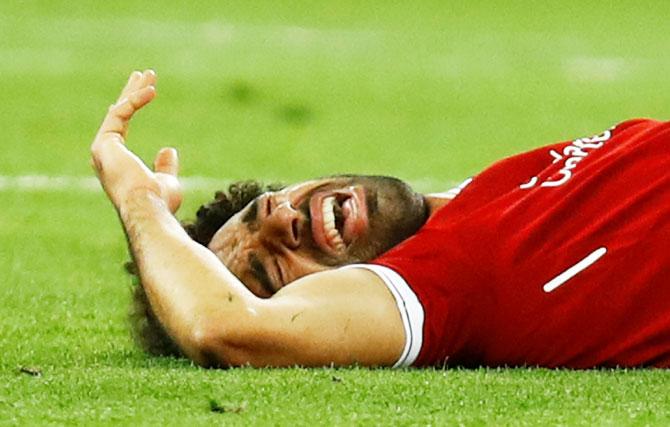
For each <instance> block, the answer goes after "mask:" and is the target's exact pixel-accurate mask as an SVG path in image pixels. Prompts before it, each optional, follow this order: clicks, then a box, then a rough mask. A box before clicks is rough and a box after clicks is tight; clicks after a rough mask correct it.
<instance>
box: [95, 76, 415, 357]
mask: <svg viewBox="0 0 670 427" xmlns="http://www.w3.org/2000/svg"><path fill="white" fill-rule="evenodd" d="M155 80H156V77H155V74H154V73H153V72H152V71H145V72H144V73H139V72H135V73H133V74H131V77H130V79H129V81H128V84H127V85H126V88H124V90H123V91H122V93H121V96H120V97H119V100H118V101H117V103H116V104H114V105H113V106H112V107H110V110H109V112H108V114H107V116H106V117H105V119H104V121H103V123H102V126H101V128H100V131H99V132H98V135H97V136H96V138H95V141H94V142H93V145H92V147H91V152H92V158H93V165H94V168H95V170H96V173H97V175H98V177H99V179H100V182H101V184H102V186H103V188H104V190H105V192H106V193H107V195H108V197H109V199H110V200H111V201H112V203H113V204H114V206H115V208H116V209H117V212H118V213H119V217H120V219H121V222H122V224H123V227H124V229H125V232H126V235H127V238H128V241H129V244H130V248H131V251H132V253H133V256H134V258H135V261H136V263H137V266H138V268H139V271H140V275H141V277H142V283H143V285H144V287H145V291H146V293H147V297H148V299H149V302H150V304H151V306H152V308H153V309H154V311H155V313H156V315H157V317H158V319H159V320H160V322H161V323H162V325H163V326H164V327H165V329H166V330H167V332H168V333H169V334H170V336H171V337H172V338H173V339H174V340H175V341H176V342H177V344H178V345H179V346H180V348H181V349H182V351H184V353H185V354H186V355H187V356H188V357H189V358H191V359H192V360H194V361H195V362H197V363H199V364H201V365H203V366H236V365H245V364H249V365H252V366H290V365H303V366H323V365H330V364H334V365H349V364H354V363H358V364H361V365H365V366H388V365H392V364H393V363H394V362H395V361H396V360H397V359H398V357H399V356H400V353H401V351H402V349H403V346H404V341H405V337H404V330H403V325H402V321H401V318H400V315H399V312H398V309H397V307H396V303H395V300H394V298H393V296H392V295H391V293H390V292H389V291H388V290H387V289H386V287H385V285H384V284H383V283H382V282H381V280H380V279H379V278H378V277H377V276H376V275H375V274H373V273H371V272H369V271H367V270H363V269H345V270H332V271H328V272H322V273H316V274H313V275H310V276H306V277H304V278H302V279H300V280H297V281H295V282H294V283H292V284H291V285H290V286H287V287H285V288H283V289H282V290H281V291H280V292H278V293H277V294H275V295H274V296H273V297H272V298H269V299H261V298H258V297H256V296H254V295H253V294H252V293H251V292H250V291H249V290H248V289H247V288H246V287H245V286H244V284H243V283H241V282H240V281H239V280H238V279H237V278H236V277H235V276H234V275H233V274H232V273H230V272H229V271H228V270H227V269H226V268H225V266H224V265H223V264H222V263H221V262H220V260H219V259H218V258H217V257H216V256H215V255H214V254H213V253H212V252H211V251H209V250H208V249H206V248H204V247H202V246H201V245H199V244H197V243H195V242H194V241H192V240H191V239H190V237H189V236H188V235H187V234H186V232H185V231H184V230H183V228H182V227H181V225H180V224H179V222H178V221H177V219H176V218H175V217H174V215H173V213H174V212H175V211H176V209H177V208H178V206H179V203H180V202H181V192H180V191H179V186H178V180H177V178H176V173H177V170H178V163H177V162H178V160H177V156H176V151H174V150H172V149H162V150H161V151H159V153H158V156H157V158H156V160H155V162H154V171H151V170H150V169H149V168H147V167H146V166H145V165H144V163H143V162H142V161H141V160H140V159H139V158H138V157H137V156H135V154H133V153H132V152H131V151H130V150H128V149H127V148H126V146H125V139H126V134H127V128H128V122H129V120H130V118H131V117H132V116H133V114H134V113H135V112H136V111H137V110H139V109H140V108H142V107H143V106H144V105H146V104H147V103H149V102H150V101H151V100H152V99H153V98H154V97H155V94H156V92H155V88H154V85H155Z"/></svg>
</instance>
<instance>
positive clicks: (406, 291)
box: [343, 264, 425, 368]
mask: <svg viewBox="0 0 670 427" xmlns="http://www.w3.org/2000/svg"><path fill="white" fill-rule="evenodd" d="M343 268H364V269H366V270H370V271H372V272H373V273H375V274H376V275H377V276H379V278H380V279H382V281H383V282H384V284H385V285H386V287H387V288H388V289H389V291H390V292H391V294H393V298H395V302H396V305H397V306H398V311H399V312H400V317H401V318H402V323H403V327H404V328H405V348H404V349H403V351H402V354H401V355H400V358H399V359H398V361H397V362H396V363H395V364H394V365H393V367H394V368H402V367H406V366H410V365H411V364H412V363H414V361H415V360H416V358H417V356H418V355H419V351H421V345H422V343H423V321H424V317H425V316H424V312H423V306H422V305H421V303H420V302H419V298H418V297H417V296H416V294H415V293H414V291H413V290H412V288H410V287H409V285H408V284H407V282H406V281H405V279H403V277H402V276H401V275H400V274H398V273H396V272H395V271H394V270H391V269H390V268H388V267H384V266H381V265H375V264H352V265H347V266H345V267H343Z"/></svg>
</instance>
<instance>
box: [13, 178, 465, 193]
mask: <svg viewBox="0 0 670 427" xmlns="http://www.w3.org/2000/svg"><path fill="white" fill-rule="evenodd" d="M179 180H180V181H181V183H182V186H183V187H184V190H186V191H211V192H213V191H216V190H222V189H226V188H227V187H228V185H230V184H231V183H232V182H233V181H234V180H232V179H222V178H212V177H205V176H187V177H180V178H179ZM258 180H259V181H261V182H265V183H273V182H287V181H285V180H278V179H264V178H259V179H258ZM287 183H290V182H287ZM458 183H459V182H458V181H453V180H448V181H441V180H437V179H434V178H421V179H417V180H412V181H410V184H411V185H412V186H413V187H414V188H415V189H416V190H417V191H442V190H444V191H446V190H449V189H451V188H453V187H455V186H456V185H458ZM0 191H21V192H58V191H76V192H89V193H92V192H99V191H102V189H101V187H100V184H99V183H98V180H97V179H96V178H95V177H92V176H85V177H84V176H67V175H54V176H52V175H20V176H4V175H0Z"/></svg>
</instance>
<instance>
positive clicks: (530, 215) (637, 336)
mask: <svg viewBox="0 0 670 427" xmlns="http://www.w3.org/2000/svg"><path fill="white" fill-rule="evenodd" d="M456 193H458V191H457V192H456ZM669 261H670V122H665V123H664V122H657V121H652V120H632V121H628V122H624V123H622V124H619V125H617V126H616V127H614V128H612V129H610V130H607V131H605V132H603V133H601V134H598V135H595V136H593V137H588V138H580V139H577V140H574V141H569V142H564V143H560V144H556V145H552V146H549V147H545V148H540V149H537V150H534V151H531V152H528V153H524V154H521V155H517V156H513V157H510V158H507V159H504V160H502V161H499V162H497V163H495V164H493V165H492V166H491V167H489V168H488V169H486V170H484V171H483V172H482V173H481V174H479V175H478V176H476V177H475V178H474V179H473V180H472V182H470V183H469V184H468V185H467V186H464V187H463V188H462V190H461V191H460V194H458V195H457V196H456V197H455V198H454V199H453V200H452V201H451V202H449V203H448V204H447V205H446V206H444V207H443V208H441V209H440V210H439V211H437V212H436V213H435V214H434V215H432V216H431V218H430V219H429V220H428V222H427V223H426V224H425V225H424V226H423V227H422V228H421V229H420V230H419V232H418V233H417V234H416V235H414V236H412V237H411V238H409V239H408V240H406V241H404V242H402V243H401V244H400V245H398V246H396V247H395V248H393V249H391V250H390V251H389V252H387V253H385V254H384V255H382V256H381V257H380V258H378V259H376V260H374V261H373V262H371V263H370V264H365V265H360V266H361V267H364V268H368V269H370V270H372V271H374V272H376V273H377V274H378V275H379V276H380V277H381V278H382V279H383V280H384V282H385V283H386V284H387V286H388V287H389V289H390V290H391V292H392V293H393V295H394V297H395V298H396V301H397V303H398V308H399V310H400V313H401V317H402V318H403V323H404V327H405V332H406V346H405V350H404V352H403V354H402V356H401V358H400V360H399V361H398V363H397V364H396V365H397V366H407V365H416V366H426V365H438V366H441V365H445V364H446V365H462V366H479V365H486V366H500V365H509V366H518V365H537V366H546V367H559V366H560V367H571V368H588V367H594V366H629V367H633V366H659V367H670V263H669Z"/></svg>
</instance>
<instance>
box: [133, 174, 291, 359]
mask: <svg viewBox="0 0 670 427" xmlns="http://www.w3.org/2000/svg"><path fill="white" fill-rule="evenodd" d="M281 188H282V186H281V185H279V184H270V185H263V184H261V183H260V182H257V181H239V182H235V183H232V184H230V186H229V187H228V191H227V192H223V191H217V192H216V194H215V195H214V200H212V201H211V202H209V203H207V204H204V205H202V206H200V208H199V209H198V211H197V212H196V218H195V220H194V221H193V222H184V223H182V226H183V227H184V230H186V232H187V233H188V235H189V236H191V238H192V239H193V240H195V241H196V242H198V243H200V244H201V245H203V246H207V245H208V244H209V242H210V241H211V240H212V237H213V236H214V234H215V233H216V231H217V230H218V229H219V228H221V226H222V225H223V224H224V223H225V222H226V221H228V219H229V218H230V217H232V216H233V215H235V214H236V213H237V212H239V211H240V210H242V208H244V207H245V206H246V205H247V204H249V202H251V201H252V200H253V199H255V198H256V197H258V196H259V195H261V194H263V193H265V192H267V191H276V190H279V189H281ZM125 267H126V271H127V272H128V273H130V274H131V275H132V276H133V281H134V286H133V291H132V298H133V304H132V306H131V309H130V313H129V319H130V323H131V326H132V331H133V338H134V339H135V342H136V343H137V344H138V345H139V346H140V348H142V349H143V350H144V351H146V352H147V353H149V354H151V355H154V356H179V357H181V356H183V355H182V353H181V351H180V350H179V347H178V346H177V344H176V343H175V342H174V341H173V340H172V338H170V336H169V335H168V333H167V332H166V331H165V329H164V328H163V325H161V323H160V322H159V321H158V318H157V317H156V314H155V313H154V311H153V309H152V308H151V305H150V304H149V300H148V299H147V295H146V293H145V291H144V286H142V282H141V280H140V276H139V272H138V271H137V266H136V265H135V263H134V262H133V261H130V262H127V263H126V266H125Z"/></svg>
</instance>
